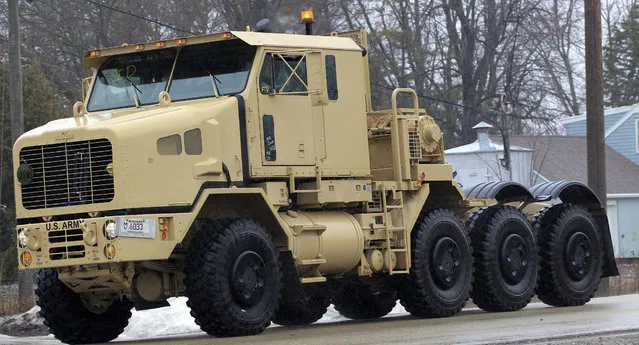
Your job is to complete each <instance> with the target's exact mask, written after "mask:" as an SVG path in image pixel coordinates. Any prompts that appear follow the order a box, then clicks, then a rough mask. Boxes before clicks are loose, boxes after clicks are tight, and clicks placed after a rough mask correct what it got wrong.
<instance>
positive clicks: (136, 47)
mask: <svg viewBox="0 0 639 345" xmlns="http://www.w3.org/2000/svg"><path fill="white" fill-rule="evenodd" d="M142 49H144V44H136V45H135V50H142Z"/></svg>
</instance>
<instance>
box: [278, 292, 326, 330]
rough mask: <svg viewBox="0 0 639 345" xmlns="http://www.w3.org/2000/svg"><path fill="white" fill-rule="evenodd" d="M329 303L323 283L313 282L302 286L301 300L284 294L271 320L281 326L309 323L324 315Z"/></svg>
mask: <svg viewBox="0 0 639 345" xmlns="http://www.w3.org/2000/svg"><path fill="white" fill-rule="evenodd" d="M330 304H331V296H330V293H329V292H328V287H327V286H326V285H325V284H321V285H320V284H313V285H312V286H309V287H305V288H304V296H303V298H302V299H301V300H292V299H288V298H286V296H284V297H283V298H282V302H281V304H280V307H279V308H278V309H277V311H276V312H275V315H273V322H274V323H276V324H278V325H282V326H299V325H309V324H311V323H313V322H315V321H317V320H319V319H321V318H322V316H324V314H326V310H327V309H328V306H329V305H330Z"/></svg>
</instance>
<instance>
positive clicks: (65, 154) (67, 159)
mask: <svg viewBox="0 0 639 345" xmlns="http://www.w3.org/2000/svg"><path fill="white" fill-rule="evenodd" d="M112 162H113V152H112V147H111V142H109V140H108V139H97V140H84V141H75V142H67V143H61V144H52V145H43V146H30V147H25V148H23V149H22V150H21V151H20V164H21V165H24V164H26V165H27V166H28V167H29V168H30V169H31V170H32V172H33V177H32V179H31V181H30V182H28V183H24V182H23V183H22V187H21V188H22V205H23V206H24V208H26V209H28V210H33V209H41V208H51V207H62V206H77V205H86V204H97V203H104V202H109V201H111V200H113V196H114V194H115V190H114V187H113V176H111V175H109V173H108V172H107V165H108V164H109V163H112Z"/></svg>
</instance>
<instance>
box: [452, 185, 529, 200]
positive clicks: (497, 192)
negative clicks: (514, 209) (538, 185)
mask: <svg viewBox="0 0 639 345" xmlns="http://www.w3.org/2000/svg"><path fill="white" fill-rule="evenodd" d="M464 194H466V197H467V198H475V199H495V200H497V201H498V202H499V203H502V204H503V203H507V202H511V201H532V200H534V197H533V193H531V192H530V191H529V190H528V188H526V187H525V186H524V185H522V184H520V183H517V182H501V181H495V182H484V183H480V184H478V185H474V186H470V187H467V188H464Z"/></svg>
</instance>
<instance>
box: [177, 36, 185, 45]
mask: <svg viewBox="0 0 639 345" xmlns="http://www.w3.org/2000/svg"><path fill="white" fill-rule="evenodd" d="M177 43H178V44H179V45H182V44H186V39H184V38H180V39H179V40H178V42H177Z"/></svg>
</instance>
